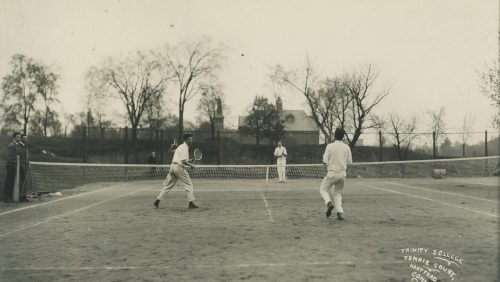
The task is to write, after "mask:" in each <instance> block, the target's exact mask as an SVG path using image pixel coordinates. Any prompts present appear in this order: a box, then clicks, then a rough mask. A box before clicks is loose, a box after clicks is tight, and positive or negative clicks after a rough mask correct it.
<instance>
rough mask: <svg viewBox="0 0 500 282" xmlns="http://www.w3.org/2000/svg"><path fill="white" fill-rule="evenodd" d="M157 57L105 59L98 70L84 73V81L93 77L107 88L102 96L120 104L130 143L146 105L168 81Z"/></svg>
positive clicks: (137, 54)
mask: <svg viewBox="0 0 500 282" xmlns="http://www.w3.org/2000/svg"><path fill="white" fill-rule="evenodd" d="M158 56H159V55H158V54H155V53H153V52H142V51H138V52H135V53H134V54H131V55H130V56H127V57H125V58H120V59H115V58H109V59H107V60H106V61H105V62H104V63H103V64H102V66H101V67H97V68H91V69H90V70H89V72H88V73H87V77H95V76H96V77H98V78H99V80H100V83H102V85H107V87H109V88H108V89H109V92H107V93H106V94H108V95H111V96H112V97H114V98H118V99H119V100H120V101H122V103H123V105H124V107H125V110H126V112H127V117H128V121H129V122H130V125H131V128H132V142H133V143H134V142H135V140H136V139H137V128H138V126H139V124H140V122H141V118H142V117H143V114H144V111H145V109H146V105H147V104H148V102H149V101H150V100H151V99H153V98H154V97H156V96H161V95H163V94H164V92H165V89H166V85H167V80H168V77H166V75H165V74H164V73H163V72H162V67H161V64H160V62H159V61H158V60H157V58H158ZM102 87H103V88H105V87H104V86H102ZM133 143H132V146H133Z"/></svg>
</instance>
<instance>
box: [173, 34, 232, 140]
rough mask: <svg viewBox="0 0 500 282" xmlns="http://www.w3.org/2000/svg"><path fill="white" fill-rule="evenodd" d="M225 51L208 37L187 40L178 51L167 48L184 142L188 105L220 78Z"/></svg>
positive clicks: (179, 133) (180, 129) (179, 132)
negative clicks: (219, 73) (207, 86)
mask: <svg viewBox="0 0 500 282" xmlns="http://www.w3.org/2000/svg"><path fill="white" fill-rule="evenodd" d="M223 51H224V48H222V47H221V46H213V44H212V42H211V40H210V39H209V38H207V37H203V38H201V39H199V40H195V41H186V42H184V43H183V44H182V45H181V46H180V47H177V48H176V47H172V46H168V45H167V46H166V52H165V61H166V66H167V68H168V69H169V70H170V71H171V72H172V73H173V76H174V81H175V84H176V88H177V90H178V95H179V97H178V107H179V108H178V109H179V124H178V138H179V140H182V135H183V134H184V110H185V107H186V103H187V102H188V101H189V100H191V99H193V98H194V97H195V96H196V95H198V94H200V93H202V92H203V89H204V86H205V85H206V84H207V83H208V81H209V80H210V79H212V78H213V77H215V76H216V72H217V70H218V69H220V67H221V62H222V60H223Z"/></svg>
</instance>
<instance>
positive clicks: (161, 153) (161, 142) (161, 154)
mask: <svg viewBox="0 0 500 282" xmlns="http://www.w3.org/2000/svg"><path fill="white" fill-rule="evenodd" d="M163 145H164V144H163V129H160V163H161V164H164V162H163V154H164V153H165V152H164V151H163V147H164V146H163Z"/></svg>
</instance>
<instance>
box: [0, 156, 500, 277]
mask: <svg viewBox="0 0 500 282" xmlns="http://www.w3.org/2000/svg"><path fill="white" fill-rule="evenodd" d="M494 161H495V162H497V161H498V159H495V160H494ZM482 162H483V160H481V164H482ZM147 169H150V168H147ZM272 169H273V168H271V170H272ZM296 169H297V170H300V171H302V173H300V176H301V177H296V178H294V176H296V175H298V174H294V173H291V174H290V179H289V180H288V182H287V183H284V184H279V183H276V182H277V179H275V178H274V177H273V176H272V175H270V176H269V177H268V178H266V180H265V181H262V180H259V179H255V180H251V179H245V178H244V177H242V176H239V177H234V178H233V179H221V176H217V177H216V178H219V180H218V181H217V180H216V178H214V179H210V181H208V180H207V179H206V178H199V179H198V178H196V177H197V176H196V173H193V174H194V176H193V181H194V184H195V196H196V198H197V203H198V204H199V205H200V206H201V208H200V209H197V210H189V209H187V200H186V195H185V192H184V191H183V189H182V187H181V186H177V187H175V188H174V190H173V191H172V192H170V193H169V194H168V195H167V196H166V198H164V200H163V201H162V202H161V204H160V208H159V209H153V208H152V202H153V201H154V199H155V197H156V195H157V194H158V192H159V190H160V188H161V182H162V179H161V177H154V178H153V179H137V177H136V178H134V179H129V180H127V181H116V180H114V181H107V182H104V181H99V182H94V183H88V184H83V185H80V186H78V187H76V188H71V189H68V190H63V193H62V194H63V196H61V197H48V196H45V197H41V198H40V199H39V200H38V199H35V200H31V201H30V202H29V203H28V204H25V205H17V204H3V205H0V242H1V246H2V247H1V248H2V251H1V252H0V266H1V268H0V280H1V281H191V280H201V281H240V280H241V281H498V247H499V246H498V207H499V204H498V203H499V202H498V199H499V192H498V190H499V185H498V178H497V177H492V176H478V177H447V178H443V179H433V178H431V177H418V178H416V177H411V178H395V177H380V178H369V177H362V176H358V177H352V178H348V179H347V180H346V185H345V188H344V195H343V196H344V209H345V217H346V220H345V221H338V220H336V219H335V217H332V218H330V219H327V218H326V217H325V214H324V203H323V201H322V199H321V197H320V195H319V191H318V190H319V184H320V181H321V178H320V177H309V176H310V175H309V174H308V173H304V171H305V169H301V168H300V167H299V166H298V167H297V168H296ZM101 170H102V169H101ZM243 170H244V171H247V172H248V171H250V169H249V168H243ZM292 170H293V167H292V168H289V171H292ZM449 170H450V171H451V169H449ZM163 171H164V168H163V167H159V168H157V171H155V173H160V174H162V173H164V172H163ZM199 171H200V170H199ZM129 172H130V170H129ZM225 172H226V173H227V172H228V170H227V169H226V170H225ZM268 172H269V171H268ZM88 173H89V172H88V171H87V172H86V174H87V175H88ZM199 173H201V172H199ZM105 174H107V175H110V173H105ZM91 176H92V175H91ZM305 176H307V177H305ZM252 177H254V175H253V173H252ZM66 178H68V176H67V175H66Z"/></svg>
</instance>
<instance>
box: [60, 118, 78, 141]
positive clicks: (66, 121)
mask: <svg viewBox="0 0 500 282" xmlns="http://www.w3.org/2000/svg"><path fill="white" fill-rule="evenodd" d="M75 123H76V115H74V114H68V113H65V114H64V123H63V128H64V130H63V134H64V135H63V136H64V137H65V138H66V137H67V134H68V127H69V126H71V125H75Z"/></svg>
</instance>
